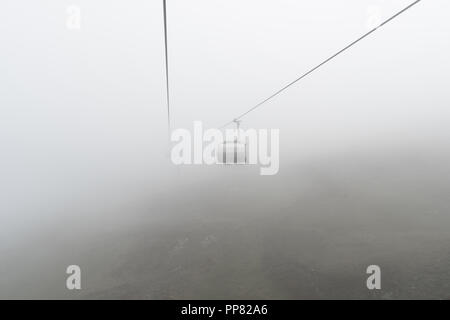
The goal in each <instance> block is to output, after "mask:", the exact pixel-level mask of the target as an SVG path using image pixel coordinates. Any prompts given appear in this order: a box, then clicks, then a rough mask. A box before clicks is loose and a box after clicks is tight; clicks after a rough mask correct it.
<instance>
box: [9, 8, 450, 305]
mask: <svg viewBox="0 0 450 320" xmlns="http://www.w3.org/2000/svg"><path fill="white" fill-rule="evenodd" d="M408 3H410V2H409V1H403V0H402V1H400V0H398V1H397V0H396V1H381V0H380V1H369V0H364V1H361V0H347V1H345V3H341V2H338V1H331V0H320V1H314V3H313V2H311V1H293V0H291V1H288V0H283V1H277V2H275V1H274V0H271V1H268V0H267V1H266V0H264V1H261V0H259V1H250V0H248V1H237V0H228V1H219V0H191V1H182V0H168V19H169V53H170V84H171V88H172V89H171V102H172V109H171V114H172V127H173V128H186V129H192V125H193V124H192V123H193V121H195V120H200V121H202V122H203V124H204V126H205V127H218V126H220V125H222V124H224V123H226V122H228V121H230V120H231V119H233V118H234V117H236V116H237V115H239V114H241V113H242V112H244V111H246V110H247V109H249V108H250V107H252V106H253V105H255V104H256V103H258V102H260V101H261V100H263V99H264V98H266V97H267V96H269V95H270V94H272V93H273V92H275V91H276V90H278V89H279V88H280V87H282V86H284V85H285V84H287V83H289V82H290V81H292V80H293V79H295V78H296V77H298V76H299V75H300V74H301V73H303V72H305V71H306V70H308V69H309V68H311V67H312V66H314V65H315V64H317V63H318V62H320V61H321V60H323V59H325V58H327V57H328V56H330V55H331V54H333V53H334V52H335V51H337V50H339V49H341V48H342V47H344V46H345V45H347V44H348V43H350V42H352V41H353V40H354V39H356V38H358V37H359V36H360V35H362V34H363V33H364V32H366V31H367V30H368V27H369V25H370V24H371V23H372V22H373V19H374V12H379V14H380V19H381V20H382V19H383V18H384V19H386V18H388V17H389V16H390V15H391V14H393V13H395V12H396V11H398V10H400V9H401V8H403V7H404V6H406V5H407V4H408ZM70 5H75V6H77V7H78V8H79V9H80V10H81V11H80V12H81V20H80V22H81V24H80V29H70V28H68V27H67V25H66V24H67V19H68V13H67V8H68V6H70ZM448 9H450V4H449V3H448V1H444V0H435V1H426V0H424V1H422V2H421V3H419V4H418V5H417V6H415V7H414V8H412V9H411V10H409V11H408V12H406V13H405V14H404V15H402V16H400V17H399V18H398V19H397V20H395V21H393V22H392V23H390V24H388V25H386V26H385V27H383V28H382V29H380V30H378V31H377V32H376V33H374V34H373V36H371V37H370V38H367V39H365V40H364V41H363V42H361V43H360V44H358V46H356V47H354V48H352V49H351V51H348V52H346V53H345V54H343V55H342V56H339V57H338V58H337V59H335V60H333V61H332V62H331V63H330V64H328V65H326V66H324V67H323V68H322V69H320V70H319V71H317V72H315V73H314V74H312V75H311V76H310V77H308V78H307V79H305V80H304V81H302V82H300V83H298V84H297V85H295V86H293V87H291V88H290V89H289V90H287V91H286V92H285V93H283V94H282V95H280V96H278V97H277V98H276V99H274V100H272V101H271V102H269V103H267V104H266V105H264V106H263V107H261V108H260V109H258V110H256V111H255V112H253V113H250V114H249V115H248V116H247V117H245V118H244V119H243V120H244V121H243V123H242V126H243V127H244V128H276V129H280V171H279V173H278V174H277V175H274V176H260V175H259V168H258V166H202V165H192V166H189V165H187V166H175V165H173V164H172V163H171V161H170V159H169V146H168V141H167V140H168V138H167V121H166V112H167V110H166V105H165V103H166V101H165V76H164V49H163V29H162V28H163V25H162V3H161V1H141V0H136V1H133V3H127V2H125V1H117V0H114V1H106V0H96V1H87V0H77V1H71V2H68V1H58V2H56V1H50V0H48V1H44V0H41V1H36V2H31V1H24V0H17V1H8V2H7V3H5V4H3V9H2V11H1V12H0V36H1V39H2V45H1V50H0V147H1V153H0V191H1V197H0V298H3V299H10V298H25V299H28V298H42V299H45V298H62V299H70V298H89V299H90V298H101V299H109V298H123V299H129V298H137V299H173V298H175V299H176V298H179V299H188V298H196V299H197V298H203V299H205V298H212V299H218V298H223V299H227V298H230V299H231V298H235V299H240V298H247V299H258V298H261V299H283V298H284V299H311V298H319V299H329V298H351V299H361V298H374V299H398V298H432V299H448V298H449V297H450V295H449V292H450V291H449V289H450V215H449V209H450V208H449V207H450V201H449V198H450V180H449V178H450V161H449V160H450V152H449V150H448V145H449V138H450V130H449V126H448V123H449V120H450V111H449V108H448V106H449V102H450V97H449V94H448V89H447V86H448V83H449V80H450V79H449V77H450V76H449V74H450V72H449V71H450V70H449V69H450V65H449V63H448V61H447V59H448V56H449V51H450V37H449V32H450V22H449V21H448V19H447V16H446V13H447V12H448ZM374 10H375V11H374ZM377 10H378V11H377ZM375 17H376V15H375ZM375 20H376V19H375ZM71 264H76V265H79V266H80V267H81V270H82V290H79V291H69V290H67V289H66V287H65V281H66V277H67V274H66V273H65V271H66V267H67V266H68V265H71ZM371 264H376V265H379V266H380V267H381V269H382V275H383V278H382V279H383V280H382V281H383V282H382V283H383V285H382V290H376V291H369V290H367V288H366V278H367V274H366V268H367V266H368V265H371Z"/></svg>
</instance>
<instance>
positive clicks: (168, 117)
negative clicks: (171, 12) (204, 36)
mask: <svg viewBox="0 0 450 320" xmlns="http://www.w3.org/2000/svg"><path fill="white" fill-rule="evenodd" d="M163 14H164V52H165V57H166V100H167V129H168V133H169V139H170V131H171V122H170V98H169V97H170V94H169V93H170V91H169V55H168V48H167V6H166V0H163Z"/></svg>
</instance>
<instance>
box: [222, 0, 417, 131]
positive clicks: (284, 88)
mask: <svg viewBox="0 0 450 320" xmlns="http://www.w3.org/2000/svg"><path fill="white" fill-rule="evenodd" d="M420 1H422V0H416V1H414V2H413V3H411V4H410V5H408V6H407V7H406V8H404V9H402V10H400V11H399V12H397V13H396V14H394V15H393V16H392V17H390V18H389V19H387V20H385V21H384V22H382V23H381V24H380V25H379V26H377V27H375V28H373V29H372V30H370V31H369V32H367V33H366V34H364V35H363V36H361V37H359V38H358V39H356V40H355V41H353V42H352V43H350V44H349V45H347V46H346V47H345V48H343V49H341V50H339V51H338V52H337V53H335V54H333V55H332V56H331V57H329V58H328V59H326V60H324V61H323V62H321V63H320V64H318V65H317V66H315V67H314V68H312V69H310V70H309V71H307V72H306V73H304V74H303V75H301V76H300V77H298V78H297V79H295V80H294V81H292V82H290V83H289V84H287V85H286V86H284V87H283V88H281V89H280V90H278V91H277V92H275V93H274V94H272V95H271V96H270V97H268V98H266V99H264V100H263V101H261V102H260V103H258V104H257V105H255V106H254V107H252V108H251V109H249V110H247V111H246V112H244V113H242V114H241V115H239V116H238V117H236V118H234V119H233V120H231V121H229V122H227V123H226V124H224V125H223V126H221V127H220V129H222V128H224V127H226V126H228V125H229V124H231V123H233V122H234V121H235V120H239V119H241V118H242V117H244V116H246V115H247V114H248V113H250V112H252V111H253V110H255V109H256V108H259V107H260V106H261V105H263V104H264V103H266V102H267V101H269V100H271V99H272V98H274V97H275V96H277V95H279V94H280V93H281V92H283V91H284V90H286V89H287V88H289V87H290V86H292V85H293V84H295V83H297V82H298V81H300V80H302V79H303V78H305V77H306V76H308V75H309V74H311V73H313V72H314V71H316V70H317V69H319V68H320V67H321V66H323V65H324V64H326V63H327V62H329V61H331V60H333V59H334V58H336V57H337V56H338V55H340V54H341V53H343V52H344V51H346V50H347V49H349V48H351V47H352V46H354V45H355V44H357V43H358V42H360V41H361V40H363V39H364V38H366V37H367V36H369V35H370V34H372V33H373V32H375V31H376V30H377V29H379V28H381V27H382V26H384V25H385V24H387V23H388V22H390V21H392V20H394V19H395V18H397V17H398V16H399V15H401V14H402V13H404V12H405V11H407V10H408V9H410V8H411V7H413V6H415V5H416V4H417V3H419V2H420Z"/></svg>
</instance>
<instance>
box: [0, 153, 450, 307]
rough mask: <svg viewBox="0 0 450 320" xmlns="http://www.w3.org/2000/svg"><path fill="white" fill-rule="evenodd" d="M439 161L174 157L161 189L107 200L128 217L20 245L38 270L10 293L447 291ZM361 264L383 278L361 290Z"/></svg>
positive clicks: (449, 268)
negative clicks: (29, 246) (70, 282)
mask: <svg viewBox="0 0 450 320" xmlns="http://www.w3.org/2000/svg"><path fill="white" fill-rule="evenodd" d="M447 159H448V158H447ZM442 160H443V157H442V154H441V155H440V156H439V157H436V156H435V155H433V154H432V153H431V154H428V155H427V156H424V155H423V154H419V153H417V154H415V153H404V154H403V153H398V154H395V153H392V154H389V155H386V154H383V155H377V154H374V153H368V154H363V153H361V154H360V155H359V156H358V157H355V156H354V153H353V154H352V158H349V157H347V156H346V155H345V154H342V155H334V156H333V157H331V156H330V157H324V158H322V159H316V160H315V161H298V163H295V161H292V162H291V163H283V164H282V165H281V170H280V173H279V174H278V175H276V176H259V174H258V169H257V168H255V167H252V166H213V167H204V166H192V167H173V168H172V172H171V174H170V176H171V178H170V179H171V181H172V182H173V183H176V181H178V185H177V186H176V187H174V188H172V189H168V191H169V190H170V192H164V191H160V192H159V194H158V196H157V197H154V198H153V200H152V201H151V202H147V201H146V199H145V198H142V197H141V198H140V199H134V200H133V201H131V202H130V203H128V204H127V205H125V206H124V207H122V208H120V210H121V214H123V215H126V216H128V217H133V219H134V220H135V221H136V222H137V223H135V224H134V225H128V226H127V227H122V228H115V229H111V230H110V231H107V229H104V230H102V231H101V232H97V233H96V232H95V230H91V231H92V233H93V234H95V236H94V237H89V236H86V238H85V239H80V238H79V237H77V236H76V235H72V236H69V234H70V230H68V231H67V235H68V236H67V237H65V238H63V239H60V240H59V241H58V243H47V244H46V246H45V247H42V246H41V247H40V249H38V250H35V252H34V253H30V255H28V256H27V258H28V259H29V260H31V261H33V260H35V261H36V264H34V266H35V267H36V270H39V272H38V273H33V272H32V271H31V272H30V270H32V269H28V271H26V270H27V269H26V268H24V269H23V270H21V271H18V270H15V272H22V273H23V277H22V278H20V277H19V278H18V279H19V280H18V282H19V283H21V286H16V287H15V290H16V291H15V294H17V295H24V294H25V295H29V296H30V297H63V298H73V297H78V298H89V299H90V298H100V299H111V298H120V299H128V298H129V299H131V298H134V299H193V298H195V299H201V298H202V299H205V298H207V299H330V298H350V299H357V298H369V299H372V298H373V299H400V298H401V299H404V298H408V299H409V298H411V299H415V298H433V299H448V298H449V297H450V295H449V292H450V215H449V209H450V208H449V207H450V201H449V193H450V180H449V173H450V166H449V165H447V163H448V162H447V163H444V162H443V161H442ZM116 210H118V209H116ZM80 223H82V222H81V221H80ZM105 223H107V222H105ZM42 254H44V256H45V257H48V259H47V260H46V261H44V260H43V259H40V258H39V255H41V258H42ZM13 261H15V262H14V265H17V259H16V260H13ZM28 263H29V262H28ZM69 264H78V265H80V267H81V269H82V274H83V278H82V279H83V280H82V288H83V289H82V290H81V291H79V292H70V291H68V290H66V289H65V287H64V283H65V282H64V281H65V280H64V279H65V277H66V274H65V273H64V270H65V267H66V266H67V265H69ZM373 264H374V265H379V266H380V267H381V270H382V290H374V291H369V290H368V289H367V288H366V279H367V277H368V275H367V274H366V268H367V267H368V266H369V265H373ZM11 272H12V271H11ZM55 274H57V275H58V276H57V277H55ZM20 279H21V280H20ZM31 283H32V284H33V286H31V285H30V284H31ZM27 285H30V287H31V289H29V290H27V292H26V293H24V291H22V290H25V288H26V286H27ZM32 288H35V289H32ZM36 288H39V289H36ZM12 292H14V291H9V295H11V293H12ZM2 294H5V292H2Z"/></svg>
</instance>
